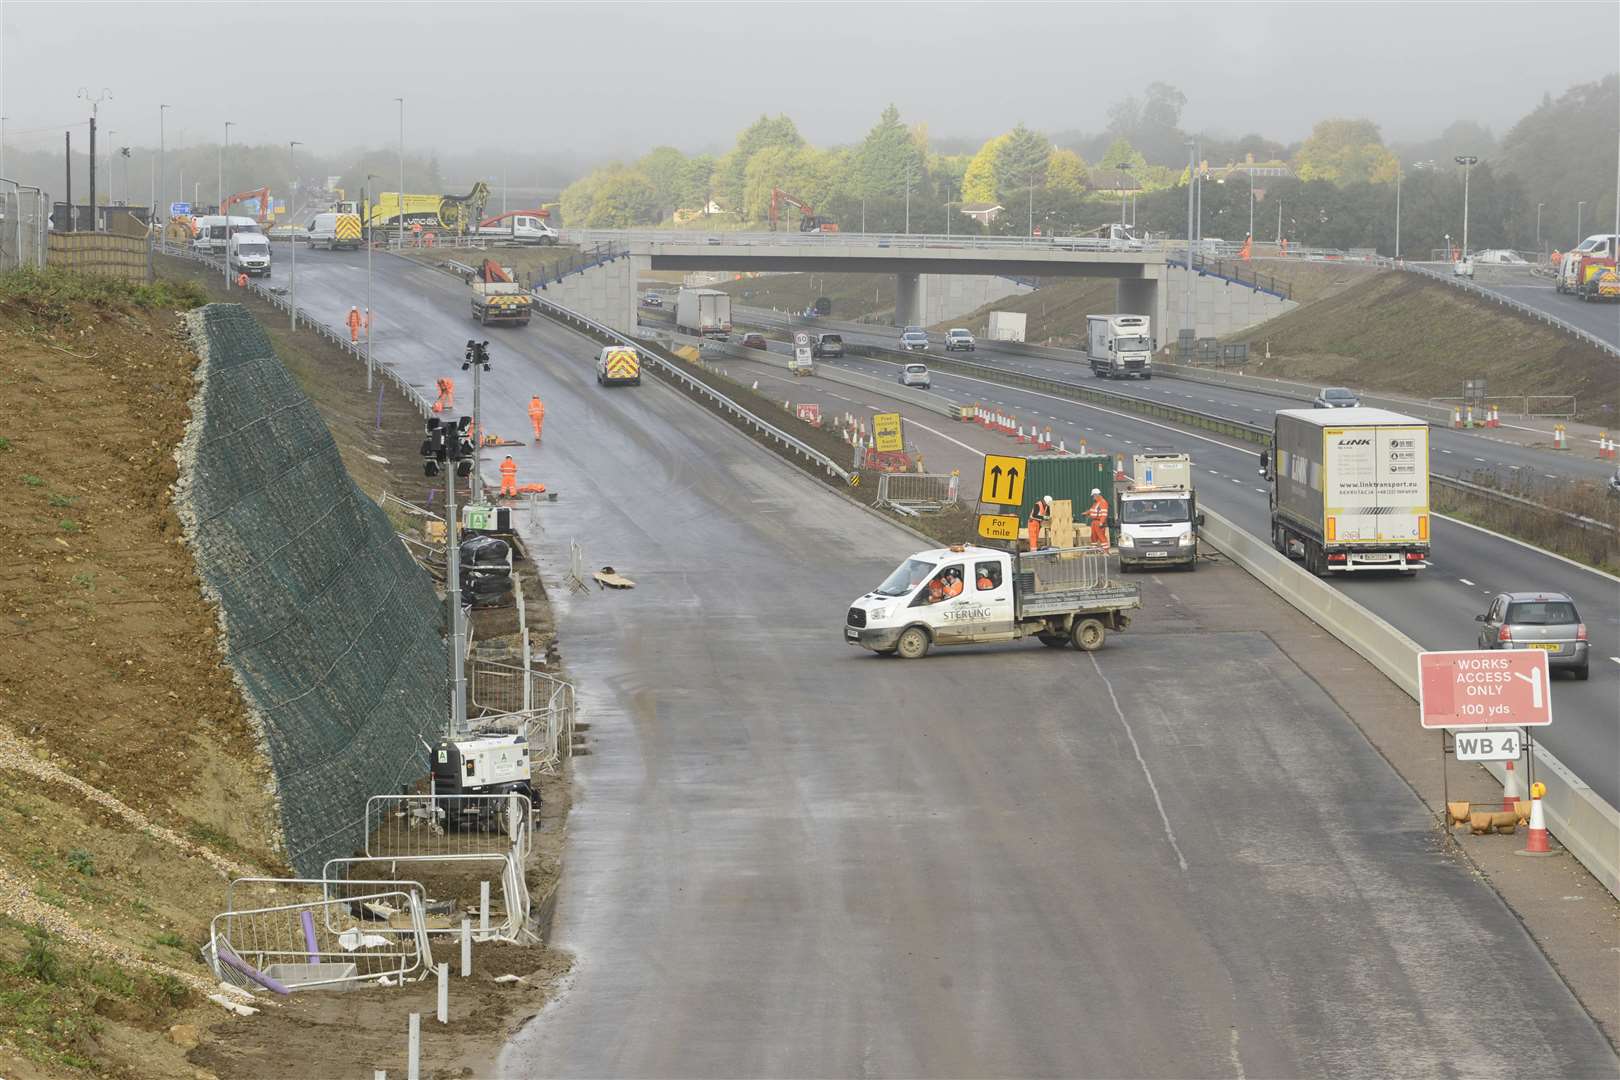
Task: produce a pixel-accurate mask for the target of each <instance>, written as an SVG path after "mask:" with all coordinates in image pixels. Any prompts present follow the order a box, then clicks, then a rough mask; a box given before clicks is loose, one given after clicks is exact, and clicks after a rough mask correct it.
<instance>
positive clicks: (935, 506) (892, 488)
mask: <svg viewBox="0 0 1620 1080" xmlns="http://www.w3.org/2000/svg"><path fill="white" fill-rule="evenodd" d="M960 479H961V478H960V477H957V476H955V475H953V474H951V473H882V474H881V475H879V476H878V494H877V497H878V502H880V503H896V504H899V505H901V506H905V507H908V508H910V509H914V510H943V509H945V508H946V507H949V506H955V505H956V500H957V494H958V492H959V490H960V486H961V484H960Z"/></svg>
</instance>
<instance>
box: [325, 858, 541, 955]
mask: <svg viewBox="0 0 1620 1080" xmlns="http://www.w3.org/2000/svg"><path fill="white" fill-rule="evenodd" d="M322 874H323V875H324V876H325V877H328V878H342V877H344V876H346V875H349V874H353V875H355V876H356V878H365V879H373V878H382V879H385V880H386V879H388V878H389V877H391V876H394V875H398V876H399V877H400V878H401V879H408V880H410V881H412V882H421V883H422V887H423V888H424V889H425V890H426V892H427V899H425V900H424V901H423V906H424V907H425V908H426V909H427V910H428V911H430V912H433V914H429V915H428V916H427V921H426V928H427V929H426V932H427V933H429V934H455V933H459V932H460V931H461V920H462V919H463V918H465V917H466V916H467V914H468V913H469V912H473V911H476V910H477V907H478V903H479V885H480V883H482V882H486V881H487V882H489V883H490V884H491V888H490V911H489V929H488V930H487V931H486V930H483V929H481V928H478V925H477V923H476V922H475V924H474V926H475V929H477V930H478V934H477V936H478V939H479V940H480V941H484V940H488V939H491V938H499V939H501V940H502V941H528V940H530V939H531V935H530V934H529V931H528V922H529V886H528V882H527V881H526V880H524V877H523V868H522V866H521V865H519V864H518V863H516V862H515V861H514V860H513V857H512V854H511V852H510V851H507V852H503V853H500V854H486V855H478V854H464V855H359V856H354V857H352V858H342V859H328V860H327V861H326V865H325V866H324V867H323V868H322ZM497 886H498V887H497Z"/></svg>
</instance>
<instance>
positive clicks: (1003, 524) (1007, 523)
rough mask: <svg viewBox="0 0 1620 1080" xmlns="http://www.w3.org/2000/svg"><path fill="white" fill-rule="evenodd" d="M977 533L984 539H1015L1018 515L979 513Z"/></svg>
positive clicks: (1016, 536) (1016, 537)
mask: <svg viewBox="0 0 1620 1080" xmlns="http://www.w3.org/2000/svg"><path fill="white" fill-rule="evenodd" d="M979 535H980V536H982V537H984V538H985V539H986V540H1017V539H1018V517H1017V515H1015V514H980V515H979Z"/></svg>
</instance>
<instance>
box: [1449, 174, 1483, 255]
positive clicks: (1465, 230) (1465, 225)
mask: <svg viewBox="0 0 1620 1080" xmlns="http://www.w3.org/2000/svg"><path fill="white" fill-rule="evenodd" d="M1455 160H1456V162H1457V164H1459V165H1461V166H1462V167H1463V235H1462V245H1463V246H1462V257H1463V258H1464V259H1465V260H1466V259H1467V258H1468V173H1469V170H1471V169H1472V168H1473V167H1474V166H1475V165H1478V164H1479V158H1477V157H1475V156H1474V155H1473V154H1458V155H1457V157H1456V159H1455Z"/></svg>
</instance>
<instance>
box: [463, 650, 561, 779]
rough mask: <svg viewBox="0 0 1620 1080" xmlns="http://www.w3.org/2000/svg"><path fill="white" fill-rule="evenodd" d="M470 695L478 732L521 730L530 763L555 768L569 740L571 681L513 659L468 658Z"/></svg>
mask: <svg viewBox="0 0 1620 1080" xmlns="http://www.w3.org/2000/svg"><path fill="white" fill-rule="evenodd" d="M471 684H472V685H471V689H470V692H469V696H470V697H471V699H472V703H473V705H474V707H475V708H477V709H480V710H482V715H479V716H475V717H471V718H470V719H469V721H468V724H469V726H470V727H471V728H472V730H473V731H474V733H476V734H480V735H494V734H511V735H523V736H524V737H525V738H526V739H527V740H528V743H529V757H530V760H531V762H532V763H533V764H534V765H535V766H538V767H539V768H542V769H552V768H555V766H556V764H557V762H558V761H560V760H561V759H562V757H563V755H565V754H567V753H568V751H569V748H570V746H571V745H572V743H573V733H574V706H575V697H574V686H573V684H572V683H569V682H566V681H564V680H562V679H559V678H557V677H556V676H554V675H550V674H547V673H546V672H544V671H536V670H534V669H533V668H530V669H529V670H527V671H525V670H524V669H523V668H521V667H518V666H516V665H512V664H503V663H499V662H495V661H489V660H477V659H475V660H474V661H473V669H472V679H471Z"/></svg>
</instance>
